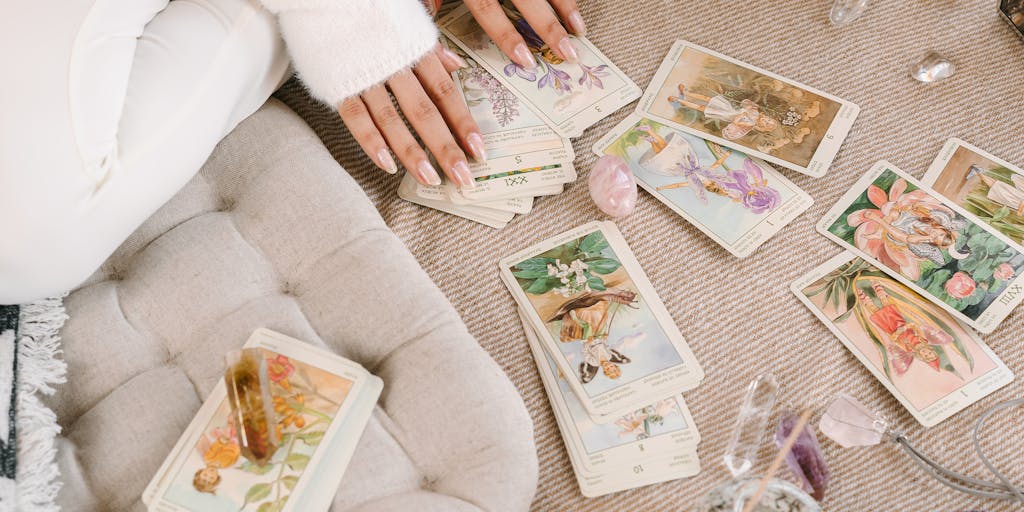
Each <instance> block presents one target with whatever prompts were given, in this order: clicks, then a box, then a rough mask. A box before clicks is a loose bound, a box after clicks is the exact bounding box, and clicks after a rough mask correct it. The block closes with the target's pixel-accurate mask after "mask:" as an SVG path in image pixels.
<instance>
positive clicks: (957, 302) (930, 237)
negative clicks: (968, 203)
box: [817, 161, 1024, 333]
mask: <svg viewBox="0 0 1024 512" xmlns="http://www.w3.org/2000/svg"><path fill="white" fill-rule="evenodd" d="M817 228H818V231H819V232H821V234H823V235H825V236H826V237H828V238H830V239H832V240H834V241H835V242H837V243H839V244H840V245H842V246H844V247H846V248H847V249H849V250H850V251H852V252H854V253H855V254H857V255H858V256H861V257H863V258H864V259H866V260H868V261H870V262H871V263H872V264H874V265H875V266H876V267H878V268H879V269H881V270H882V271H884V272H885V273H887V274H889V275H891V276H892V277H894V278H895V279H896V280H898V281H900V282H901V283H903V284H905V285H907V286H908V287H910V289H912V290H914V291H915V292H917V293H919V294H921V296H923V297H925V298H927V299H928V300H930V301H932V302H933V303H935V304H937V305H938V306H939V307H941V308H943V309H945V310H946V311H949V312H950V313H952V314H953V316H954V317H955V318H956V319H958V320H960V321H962V322H964V323H966V324H967V325H969V326H971V327H973V328H975V329H977V330H979V331H981V332H983V333H989V332H992V331H993V330H994V329H995V328H996V327H998V326H999V324H1000V323H1001V322H1002V321H1003V320H1004V319H1005V318H1006V317H1007V316H1008V315H1009V314H1010V313H1011V312H1012V311H1013V309H1014V308H1015V307H1016V306H1017V305H1018V304H1020V302H1021V301H1022V300H1024V253H1022V252H1021V251H1020V250H1019V249H1018V248H1017V245H1016V244H1015V243H1013V242H1012V241H1011V240H1010V239H1009V238H1007V237H1006V235H1003V234H1002V233H1000V232H999V231H996V230H995V229H993V228H992V227H990V226H989V225H987V224H984V223H982V222H981V221H978V220H976V219H975V218H974V217H973V216H971V215H970V214H969V213H967V212H966V211H964V210H963V209H962V208H961V207H960V206H958V205H957V204H955V203H954V202H953V201H950V200H949V199H947V198H945V197H943V196H941V195H939V194H938V193H936V192H935V191H933V190H930V189H928V188H925V187H924V186H922V185H921V184H920V183H919V182H918V181H917V180H915V179H914V178H913V177H912V176H910V175H908V174H907V173H905V172H903V171H902V170H900V169H898V168H897V167H896V166H894V165H892V164H890V163H888V162H885V161H881V162H878V163H877V164H875V166H874V167H873V168H872V169H871V170H870V171H868V173H867V174H865V175H864V177H863V178H861V179H860V180H859V181H858V182H857V183H856V184H855V185H854V186H853V188H851V189H850V191H849V192H847V193H846V194H845V195H844V196H843V197H842V198H841V199H840V200H839V202H838V203H836V205H835V206H833V207H832V209H831V210H829V211H828V213H826V214H825V217H824V218H822V219H821V221H819V222H818V225H817Z"/></svg>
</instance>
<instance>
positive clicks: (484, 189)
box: [446, 162, 576, 204]
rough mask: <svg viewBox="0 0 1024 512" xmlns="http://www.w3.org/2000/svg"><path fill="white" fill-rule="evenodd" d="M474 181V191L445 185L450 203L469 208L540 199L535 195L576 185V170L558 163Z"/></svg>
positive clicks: (481, 177)
mask: <svg viewBox="0 0 1024 512" xmlns="http://www.w3.org/2000/svg"><path fill="white" fill-rule="evenodd" d="M473 181H474V184H475V185H476V188H474V189H473V190H465V189H460V188H458V187H456V186H454V185H448V186H447V187H446V189H447V191H448V197H449V198H450V200H451V201H452V202H453V203H455V204H461V203H463V202H465V203H466V204H472V203H478V202H489V201H493V200H495V199H503V198H508V197H522V196H526V195H530V196H536V195H540V194H539V193H537V191H538V190H549V189H551V187H552V186H561V185H563V184H565V183H572V182H573V181H576V168H575V167H574V166H573V165H572V163H571V162H559V163H552V164H549V165H544V166H541V167H533V168H529V169H519V170H516V171H509V172H503V173H499V174H491V175H488V176H473ZM463 200H465V201H463Z"/></svg>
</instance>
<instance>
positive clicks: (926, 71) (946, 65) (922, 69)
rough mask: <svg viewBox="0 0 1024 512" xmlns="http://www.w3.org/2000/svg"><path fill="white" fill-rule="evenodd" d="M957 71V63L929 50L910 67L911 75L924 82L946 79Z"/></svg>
mask: <svg viewBox="0 0 1024 512" xmlns="http://www.w3.org/2000/svg"><path fill="white" fill-rule="evenodd" d="M953 73H956V65H955V64H953V63H952V62H950V61H949V59H947V58H945V57H943V56H942V55H939V54H938V53H935V52H928V53H927V54H926V55H925V56H924V57H922V58H921V60H919V61H917V62H915V63H914V65H913V66H911V67H910V76H912V77H914V80H917V81H919V82H924V83H931V82H938V81H940V80H945V79H947V78H949V77H951V76H953Z"/></svg>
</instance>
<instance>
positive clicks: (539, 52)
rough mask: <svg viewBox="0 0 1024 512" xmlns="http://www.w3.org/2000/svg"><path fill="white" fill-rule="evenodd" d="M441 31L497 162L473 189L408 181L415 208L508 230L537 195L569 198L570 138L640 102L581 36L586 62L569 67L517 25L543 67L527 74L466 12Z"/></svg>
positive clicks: (485, 167)
mask: <svg viewBox="0 0 1024 512" xmlns="http://www.w3.org/2000/svg"><path fill="white" fill-rule="evenodd" d="M509 14H510V16H513V17H516V16H518V14H517V13H515V12H511V11H510V12H509ZM439 25H440V27H441V30H442V31H443V32H444V34H445V36H446V37H447V38H448V40H449V41H450V44H449V45H448V46H450V47H452V49H453V50H454V51H457V52H459V53H461V54H462V56H463V58H464V59H465V60H466V62H467V64H468V66H467V67H465V68H463V69H460V70H458V71H456V72H455V73H454V74H453V78H454V79H455V85H456V91H458V92H459V93H460V94H461V95H462V97H463V100H464V101H465V102H466V104H467V105H468V106H469V111H470V113H471V114H472V116H473V118H474V119H475V120H476V122H477V125H478V126H479V127H480V131H481V135H482V136H483V139H484V144H485V145H486V148H487V157H488V158H487V161H486V162H477V163H474V164H471V165H470V171H471V172H472V174H473V179H474V184H475V188H473V189H472V190H460V189H459V187H457V186H455V185H453V184H452V183H450V182H447V183H444V184H442V185H439V186H425V185H422V184H419V183H417V182H416V181H415V180H414V179H413V178H412V177H411V176H409V175H406V176H405V177H404V178H403V181H402V184H401V185H400V187H399V191H398V195H399V197H401V198H402V199H405V200H406V201H409V202H412V203H416V204H419V205H422V206H427V207H429V208H434V209H436V210H440V211H444V212H446V213H450V214H453V215H458V216H460V217H464V218H467V219H469V220H473V221H475V222H479V223H481V224H484V225H487V226H491V227H493V228H501V227H503V226H504V225H505V224H507V223H508V222H509V221H510V220H512V218H513V217H514V216H515V215H516V214H521V215H523V214H527V213H529V212H530V209H531V208H532V205H533V199H534V198H535V197H538V196H545V195H554V194H559V193H561V192H562V189H563V186H564V185H565V184H566V183H571V182H573V181H575V180H576V169H575V167H573V160H574V159H575V157H576V155H575V153H574V152H573V147H572V142H571V141H570V140H569V137H576V136H579V135H581V134H582V133H583V130H585V129H586V128H588V127H590V126H591V125H593V124H594V123H596V122H598V121H600V120H601V119H604V118H605V117H607V116H608V115H610V114H612V113H613V112H615V111H616V110H618V109H619V108H621V107H623V106H625V105H626V104H628V103H629V102H631V101H633V100H635V99H637V98H639V97H640V88H639V87H637V86H636V84H634V83H633V82H632V81H631V80H630V79H629V77H627V76H626V75H625V74H624V73H623V72H622V71H620V70H619V69H618V68H617V67H616V66H615V65H614V64H613V63H612V62H611V61H610V60H608V58H607V57H605V56H604V55H603V54H601V52H600V51H599V50H598V49H597V48H595V47H594V46H593V45H592V44H591V43H590V42H589V41H587V40H586V39H585V38H575V37H574V38H573V40H574V41H575V44H576V47H577V48H578V51H579V62H575V63H570V62H565V61H562V60H561V59H559V58H557V57H554V55H553V54H551V52H550V51H547V52H545V51H543V49H544V45H543V43H542V42H540V39H539V38H538V37H536V35H535V34H534V35H533V37H532V38H531V37H529V36H530V34H532V32H531V31H532V29H530V27H529V26H528V25H526V23H525V21H521V22H517V24H516V26H517V27H518V28H519V29H520V30H521V31H525V32H527V33H526V34H524V37H526V40H527V41H528V42H529V43H530V45H531V48H530V49H531V51H532V52H533V54H534V57H535V58H536V60H537V63H538V67H537V68H536V69H534V70H527V69H524V68H522V67H519V66H517V65H515V64H513V63H512V62H511V61H510V60H509V59H508V58H507V57H505V55H504V54H502V53H501V51H500V50H499V49H498V47H497V46H495V45H494V43H493V42H492V41H491V40H490V38H488V36H487V35H486V34H485V33H484V31H483V29H481V28H480V26H479V25H478V24H477V23H476V21H475V20H474V18H473V16H472V15H471V14H470V12H469V10H468V9H467V8H466V7H465V6H461V7H459V8H457V9H454V10H453V11H451V13H449V14H448V15H445V16H443V17H442V18H441V20H440V21H439Z"/></svg>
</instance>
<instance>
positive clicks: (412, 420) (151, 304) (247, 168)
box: [50, 100, 537, 511]
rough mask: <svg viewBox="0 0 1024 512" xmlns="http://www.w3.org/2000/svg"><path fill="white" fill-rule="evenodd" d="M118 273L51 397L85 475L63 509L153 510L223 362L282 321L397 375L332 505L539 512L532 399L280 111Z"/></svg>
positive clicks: (349, 183) (246, 129) (73, 329)
mask: <svg viewBox="0 0 1024 512" xmlns="http://www.w3.org/2000/svg"><path fill="white" fill-rule="evenodd" d="M228 198H232V199H228ZM103 268H104V270H102V271H100V272H97V275H96V276H93V278H92V279H90V280H89V281H88V282H87V283H86V284H85V285H83V286H82V287H81V288H79V289H78V290H75V291H74V292H72V293H71V295H69V296H68V298H67V301H66V305H67V310H68V314H69V315H70V319H69V320H68V322H67V325H66V327H65V330H64V333H63V338H64V349H65V359H66V360H67V362H68V366H69V368H68V384H67V385H66V386H64V387H63V388H62V389H61V390H60V391H59V392H58V393H57V395H56V396H55V397H53V398H52V399H51V400H50V405H52V406H53V407H54V410H55V412H56V413H57V415H58V417H59V421H60V424H61V425H62V427H63V428H64V436H65V437H66V439H67V441H69V442H62V443H61V445H60V446H61V447H62V448H61V449H62V450H67V451H68V453H71V452H70V450H74V454H73V455H68V456H62V457H60V461H61V464H62V466H63V470H64V471H63V473H64V474H65V475H67V477H68V478H73V479H75V481H74V482H73V483H72V484H69V485H66V486H65V491H63V492H64V494H63V495H62V496H61V501H62V502H63V503H76V504H90V503H95V504H96V505H95V506H89V508H88V510H117V511H121V510H143V509H144V507H143V505H142V504H141V501H140V494H141V492H142V489H143V487H144V486H145V485H146V483H147V482H148V481H149V479H150V477H151V476H152V475H153V473H155V472H156V470H157V467H158V465H159V464H160V463H161V462H162V461H163V459H164V457H165V456H166V455H167V453H168V452H169V451H170V449H171V448H172V446H173V444H174V442H175V441H176V440H177V438H178V436H179V435H180V434H181V433H182V431H183V429H184V428H185V427H186V425H187V424H188V422H189V421H190V419H191V418H192V416H193V415H194V414H195V412H196V410H197V409H198V407H199V405H200V404H201V403H202V399H203V398H205V397H206V396H207V395H208V394H209V392H210V391H211V390H212V389H213V386H214V385H216V383H217V382H218V380H219V379H220V377H221V375H222V370H223V362H222V361H223V355H224V353H225V352H226V351H228V350H230V349H233V348H237V347H239V346H241V344H242V343H243V342H244V341H245V340H246V338H247V337H248V335H249V334H250V333H251V332H252V331H253V330H254V329H255V328H257V327H267V328H270V329H273V330H277V331H280V332H283V333H285V334H288V335H290V336H293V337H295V338H299V339H303V340H307V341H309V342H310V343H313V344H315V345H318V346H321V347H326V348H328V349H330V350H333V351H335V352H337V353H339V354H341V355H343V356H345V357H348V358H351V359H353V360H355V361H357V362H359V363H360V364H363V365H364V366H366V367H367V369H369V370H370V371H372V372H374V373H376V374H377V375H379V376H380V377H381V378H382V379H384V392H383V394H382V395H381V399H380V402H379V404H378V407H377V409H376V411H375V414H374V416H373V418H372V419H371V421H370V423H369V424H368V426H367V429H366V432H365V434H364V435H363V437H362V438H361V439H360V443H359V447H358V448H357V450H356V453H355V454H354V456H353V459H352V463H351V465H350V466H349V469H348V471H347V472H346V474H345V478H344V480H343V481H342V484H341V487H340V489H339V491H338V495H337V497H336V498H335V501H334V506H333V508H332V510H413V509H420V510H428V509H429V510H502V511H504V510H525V509H526V508H527V507H528V506H529V504H530V502H531V500H532V497H533V492H534V487H535V484H536V477H537V466H536V464H537V462H536V456H535V451H534V446H533V432H532V425H531V423H530V419H529V417H528V416H527V413H526V410H525V407H524V406H523V403H522V400H521V399H520V398H519V395H518V393H517V392H516V390H515V388H514V387H513V386H512V384H511V383H510V382H509V381H508V379H507V378H506V377H505V375H504V374H503V373H502V372H501V370H500V369H499V368H498V366H497V365H496V364H495V362H494V361H493V360H491V359H490V357H489V356H488V355H487V354H486V352H484V351H483V349H481V348H480V346H479V345H478V344H477V343H476V342H475V340H473V338H472V337H471V336H470V335H469V334H468V333H467V331H466V328H465V326H464V325H463V324H462V322H461V320H460V319H459V318H458V316H457V315H456V313H455V312H454V310H453V309H452V307H451V305H450V304H449V303H448V302H447V300H446V299H445V297H444V296H443V295H442V294H441V293H440V291H438V290H437V288H436V287H435V286H434V285H433V283H431V282H430V280H429V278H428V277H427V276H426V274H425V273H424V272H423V271H422V270H421V269H420V268H419V266H418V265H417V264H416V261H415V259H414V258H413V257H412V255H411V254H409V253H408V251H407V250H406V249H405V247H404V246H403V245H402V243H401V241H399V240H398V239H397V238H396V237H395V235H394V234H393V233H391V231H390V230H388V229H387V226H386V225H385V224H384V222H383V221H382V220H381V218H380V216H379V215H378V214H377V211H376V210H375V209H374V208H373V206H372V204H371V203H370V202H369V200H368V199H367V198H366V196H365V195H364V194H363V193H362V191H361V190H360V189H359V187H358V185H357V184H356V183H355V182H354V181H353V180H352V178H351V177H350V176H349V175H348V174H347V173H345V172H344V170H343V169H341V168H340V167H339V166H338V164H337V162H335V161H334V159H333V158H332V157H331V156H330V154H329V153H328V152H327V150H326V149H325V148H324V147H323V146H322V144H321V143H320V141H319V139H317V137H316V135H315V134H314V133H313V132H312V130H310V129H309V128H308V127H307V126H306V125H305V124H304V123H303V122H302V120H301V119H299V118H298V116H296V115H295V114H294V113H292V112H291V111H290V110H288V109H287V108H286V107H285V106H283V105H282V104H280V103H279V102H277V101H276V100H271V101H269V102H268V103H267V104H266V105H264V107H263V108H262V109H261V110H260V111H259V112H257V113H256V114H254V115H253V116H251V117H250V118H248V119H247V120H245V121H244V122H243V123H242V124H240V125H239V126H238V127H237V128H236V129H235V130H234V131H233V132H232V133H231V134H230V135H228V137H226V138H225V139H224V140H223V141H222V142H221V143H220V145H219V146H218V147H217V149H216V150H215V151H214V154H213V155H212V156H211V157H210V159H209V160H208V161H207V163H206V165H205V166H204V167H203V169H202V170H201V171H200V173H199V175H197V176H196V177H195V178H194V179H193V180H192V181H191V182H190V183H189V184H188V185H187V186H186V187H185V188H184V189H183V190H182V191H181V192H180V193H179V194H178V195H176V196H175V197H174V199H172V200H171V201H170V202H169V203H168V204H167V205H165V206H164V207H163V208H161V209H160V210H159V211H158V212H157V213H155V214H154V215H153V216H152V217H151V218H150V219H149V220H148V221H147V222H146V223H145V224H144V225H143V226H142V227H140V228H139V229H138V230H137V231H136V233H135V234H133V235H132V237H131V238H130V239H129V240H127V241H126V242H125V243H124V244H123V245H122V246H121V248H119V249H118V251H117V252H116V253H115V254H114V255H113V256H111V258H110V260H109V261H108V262H107V264H105V265H104V267H103ZM115 276H116V277H115ZM299 290H301V294H300V293H296V292H297V291H299ZM83 506H85V505H83ZM76 510H78V509H76Z"/></svg>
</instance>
